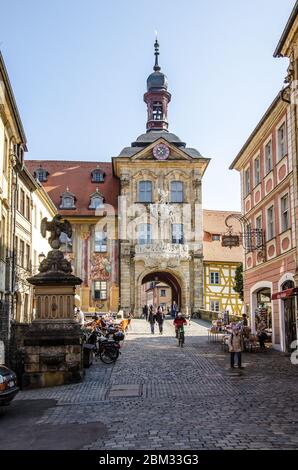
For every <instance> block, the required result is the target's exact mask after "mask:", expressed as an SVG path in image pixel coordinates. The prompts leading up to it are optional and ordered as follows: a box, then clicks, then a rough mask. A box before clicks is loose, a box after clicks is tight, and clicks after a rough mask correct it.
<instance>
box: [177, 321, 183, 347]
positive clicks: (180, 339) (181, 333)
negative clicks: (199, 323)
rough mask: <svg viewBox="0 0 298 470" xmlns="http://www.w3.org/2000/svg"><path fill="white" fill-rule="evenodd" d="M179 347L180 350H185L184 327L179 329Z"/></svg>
mask: <svg viewBox="0 0 298 470" xmlns="http://www.w3.org/2000/svg"><path fill="white" fill-rule="evenodd" d="M177 338H178V346H179V347H180V348H183V344H184V327H183V326H180V327H179V328H178V336H177Z"/></svg>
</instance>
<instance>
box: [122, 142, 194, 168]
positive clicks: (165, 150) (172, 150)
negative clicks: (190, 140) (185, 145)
mask: <svg viewBox="0 0 298 470" xmlns="http://www.w3.org/2000/svg"><path fill="white" fill-rule="evenodd" d="M131 160H151V161H152V160H153V161H154V160H156V161H158V162H162V161H169V160H189V161H191V160H192V158H191V157H190V156H189V155H187V154H186V153H185V152H184V151H183V150H182V149H180V148H178V147H176V146H175V145H173V144H170V143H169V142H167V141H166V140H165V139H162V138H160V139H157V140H156V141H155V142H153V143H152V144H150V145H148V146H147V147H145V148H142V149H141V150H140V151H139V152H138V153H136V154H135V155H133V156H132V157H131Z"/></svg>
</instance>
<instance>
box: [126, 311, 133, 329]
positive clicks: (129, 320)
mask: <svg viewBox="0 0 298 470" xmlns="http://www.w3.org/2000/svg"><path fill="white" fill-rule="evenodd" d="M132 319H133V313H132V312H129V314H128V316H127V327H126V331H127V330H128V328H130V329H131V320H132Z"/></svg>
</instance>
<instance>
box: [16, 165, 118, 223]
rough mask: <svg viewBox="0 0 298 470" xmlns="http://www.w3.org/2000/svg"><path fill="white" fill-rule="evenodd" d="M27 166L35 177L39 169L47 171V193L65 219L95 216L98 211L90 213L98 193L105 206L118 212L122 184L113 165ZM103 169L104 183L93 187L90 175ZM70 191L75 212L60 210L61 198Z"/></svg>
mask: <svg viewBox="0 0 298 470" xmlns="http://www.w3.org/2000/svg"><path fill="white" fill-rule="evenodd" d="M25 164H26V166H27V168H28V169H29V171H30V172H31V173H32V174H33V173H34V171H35V170H36V169H38V168H39V167H40V166H41V167H42V168H44V169H45V170H47V171H48V173H49V174H48V180H47V181H46V182H44V183H42V185H43V187H44V189H45V190H46V192H47V193H48V195H49V196H50V198H51V199H52V201H53V202H54V204H55V206H56V207H57V209H58V210H59V212H60V213H61V214H62V215H71V216H73V215H81V216H82V215H84V216H86V215H95V210H92V209H88V207H89V205H90V196H91V194H93V193H94V192H95V191H96V188H98V191H99V192H100V193H101V194H102V195H103V197H104V202H105V203H106V204H110V205H112V206H113V207H114V208H115V211H117V202H118V195H119V193H120V189H119V188H120V186H119V180H118V179H117V178H116V177H115V176H114V175H113V168H112V163H109V162H80V161H63V160H62V161H61V160H26V161H25ZM97 168H99V169H101V170H103V171H104V173H105V178H104V182H103V183H99V182H97V183H92V180H91V171H92V170H95V169H97ZM66 188H68V189H69V191H70V192H71V193H73V194H74V195H75V197H76V203H75V205H76V209H74V210H67V209H66V210H60V209H59V207H60V204H61V197H60V196H61V194H62V193H64V192H65V191H66Z"/></svg>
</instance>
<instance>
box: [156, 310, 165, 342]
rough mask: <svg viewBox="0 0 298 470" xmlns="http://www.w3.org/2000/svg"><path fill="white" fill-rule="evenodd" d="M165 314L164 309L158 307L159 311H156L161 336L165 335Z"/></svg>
mask: <svg viewBox="0 0 298 470" xmlns="http://www.w3.org/2000/svg"><path fill="white" fill-rule="evenodd" d="M164 318H165V316H164V313H163V311H162V308H161V306H159V307H158V309H157V311H156V321H157V323H158V326H159V334H160V335H162V333H163V322H164Z"/></svg>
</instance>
